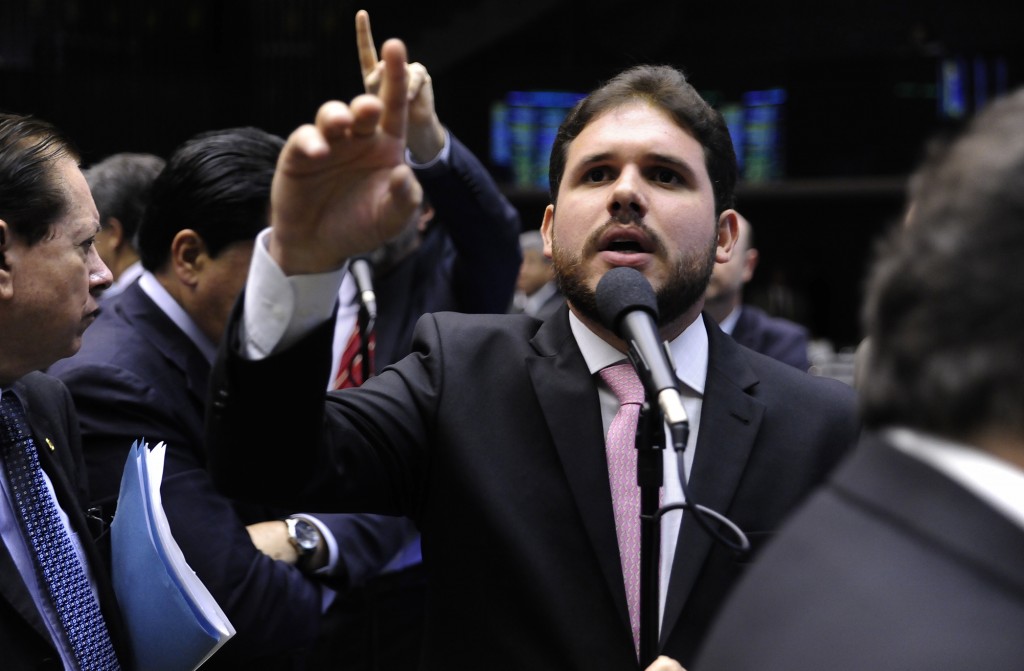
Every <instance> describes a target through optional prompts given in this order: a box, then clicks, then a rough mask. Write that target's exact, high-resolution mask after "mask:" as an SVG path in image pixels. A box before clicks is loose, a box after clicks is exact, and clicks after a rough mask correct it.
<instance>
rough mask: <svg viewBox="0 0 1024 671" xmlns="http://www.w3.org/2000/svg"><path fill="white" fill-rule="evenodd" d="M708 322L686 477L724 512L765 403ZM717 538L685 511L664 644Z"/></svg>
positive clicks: (730, 345) (731, 346)
mask: <svg viewBox="0 0 1024 671" xmlns="http://www.w3.org/2000/svg"><path fill="white" fill-rule="evenodd" d="M705 324H706V326H707V330H708V376H707V380H706V382H705V386H704V399H703V403H702V406H701V417H700V428H699V433H698V437H697V448H696V449H697V453H696V455H695V457H694V463H693V472H692V473H691V474H690V479H689V480H688V483H689V489H690V495H691V496H692V497H693V499H694V500H695V501H696V502H697V503H700V504H701V505H703V506H705V507H707V508H710V509H712V510H715V511H717V512H719V513H722V514H726V512H727V511H728V510H729V506H730V505H731V503H732V499H733V497H734V495H735V493H736V489H737V487H738V485H739V482H740V479H741V477H742V475H743V471H744V469H745V468H746V464H747V459H748V457H749V455H750V451H751V449H752V448H753V446H754V440H755V438H756V437H757V432H758V429H759V427H760V425H761V418H762V416H763V414H764V405H763V404H762V403H761V402H759V401H757V400H755V399H753V398H752V397H751V396H750V395H749V394H748V393H747V390H748V389H749V388H750V387H751V386H753V385H754V384H756V383H757V381H758V380H757V377H756V375H755V374H754V372H753V371H752V370H751V369H750V367H749V366H748V365H747V363H746V361H745V360H744V358H743V356H742V354H741V353H740V350H739V347H738V346H737V345H736V344H735V343H734V342H732V341H731V340H729V338H728V337H727V336H725V335H724V334H723V333H722V331H721V330H720V329H719V328H718V327H717V326H716V325H715V324H714V323H713V322H710V321H708V320H706V319H705ZM713 543H714V541H713V540H712V539H711V537H710V536H709V535H708V534H707V533H706V532H705V531H704V530H703V529H701V528H700V526H699V525H698V524H697V522H696V521H695V520H694V519H693V516H692V515H691V514H690V513H689V512H687V513H686V514H684V516H683V524H682V528H681V529H680V530H679V541H678V543H677V545H676V554H675V559H674V561H673V562H672V576H671V580H670V581H669V589H668V596H667V598H666V603H665V614H664V618H663V623H662V628H661V641H662V644H664V641H665V640H666V638H667V636H668V633H669V632H671V631H672V628H673V627H674V626H675V624H676V621H677V620H678V619H679V616H680V614H681V613H682V611H683V607H684V606H685V605H686V601H687V599H688V597H689V595H690V592H691V591H692V589H693V585H694V582H695V581H696V580H697V576H698V575H699V574H700V571H701V567H702V566H703V564H704V561H705V560H706V559H707V557H708V553H709V552H710V551H711V548H712V545H713Z"/></svg>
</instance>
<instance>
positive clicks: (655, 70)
mask: <svg viewBox="0 0 1024 671" xmlns="http://www.w3.org/2000/svg"><path fill="white" fill-rule="evenodd" d="M631 102H646V103H649V104H651V105H653V106H654V107H658V108H660V109H662V110H664V111H665V112H667V113H668V114H669V116H671V117H672V118H673V119H674V120H675V122H676V123H677V124H679V126H680V127H681V128H683V129H684V130H686V131H687V132H689V133H690V134H692V135H693V137H694V138H695V139H696V140H697V141H698V142H700V144H701V146H702V147H703V148H704V164H705V166H706V167H707V170H708V176H709V177H710V178H711V188H712V189H713V190H714V194H715V214H721V213H722V211H723V210H726V209H728V208H730V207H732V206H733V198H734V193H733V192H734V190H735V188H736V175H737V170H736V152H735V150H734V149H733V146H732V138H731V137H730V136H729V127H728V126H727V125H726V123H725V120H724V119H723V118H722V115H721V114H719V113H718V112H717V111H716V110H715V109H714V108H713V107H711V105H709V104H708V103H707V102H706V101H705V100H704V99H703V98H701V96H700V94H699V93H697V90H696V89H694V88H693V86H692V85H691V84H690V83H689V82H688V81H687V80H686V75H684V74H683V73H682V72H680V71H679V70H676V69H675V68H673V67H669V66H667V65H638V66H635V67H632V68H630V69H628V70H626V71H624V72H622V73H620V74H619V75H617V76H616V77H614V78H612V79H611V80H609V81H608V82H607V83H606V84H605V85H604V86H602V87H601V88H599V89H597V90H596V91H594V92H592V93H591V94H590V95H588V96H587V97H586V98H584V99H583V100H581V101H580V102H579V103H577V104H576V106H575V107H574V108H573V109H572V110H571V111H570V112H569V114H568V115H567V116H566V117H565V120H564V121H563V122H562V125H561V126H559V128H558V134H557V135H556V136H555V142H554V145H553V146H552V147H551V163H550V165H549V171H548V182H549V186H550V189H551V202H552V203H555V202H556V200H557V199H558V187H559V185H560V184H561V182H562V175H563V173H564V172H565V162H566V160H567V158H568V152H569V144H570V143H571V142H572V141H573V140H575V139H576V137H577V136H578V135H579V134H580V133H582V132H583V129H584V128H586V127H587V125H589V124H590V122H591V121H593V120H594V119H595V118H597V117H598V116H600V115H601V114H603V113H605V112H607V111H608V110H611V109H615V108H616V107H621V106H622V105H625V104H628V103H631Z"/></svg>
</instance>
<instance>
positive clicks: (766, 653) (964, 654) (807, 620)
mask: <svg viewBox="0 0 1024 671" xmlns="http://www.w3.org/2000/svg"><path fill="white" fill-rule="evenodd" d="M1021 631H1024V529H1021V527H1020V526H1018V525H1015V524H1013V523H1012V522H1011V521H1010V520H1009V518H1007V517H1004V516H1003V515H1002V514H1001V513H998V512H996V511H995V510H994V509H992V508H991V507H990V506H989V505H988V504H986V503H984V502H983V501H982V500H981V499H979V498H977V497H976V496H974V495H973V494H971V493H970V492H968V491H967V490H966V489H964V488H963V487H961V486H960V485H959V484H957V483H955V482H954V481H953V480H950V479H949V478H947V477H946V476H945V475H943V474H941V473H939V472H938V471H936V470H935V469H933V468H932V467H930V466H928V465H926V464H925V463H923V462H921V461H919V460H917V459H915V458H913V457H911V456H908V455H906V454H903V453H902V452H899V451H897V450H896V449H895V448H893V447H891V446H890V445H888V444H886V443H885V442H883V441H882V440H880V439H879V438H877V437H875V436H866V437H865V440H864V441H863V443H862V444H861V445H860V446H859V447H858V448H857V450H856V451H855V452H854V453H853V455H852V456H851V458H850V459H849V460H848V461H847V462H846V463H845V464H844V465H843V466H842V467H841V468H839V469H838V470H837V471H836V473H835V475H834V476H833V477H832V478H831V481H830V482H829V483H828V485H827V486H825V487H823V488H822V489H821V491H820V492H818V493H817V494H815V496H814V497H813V498H811V499H810V500H809V501H808V503H807V505H806V506H804V507H803V509H802V510H800V512H799V513H797V514H796V515H794V516H793V518H792V520H791V521H790V522H789V523H788V524H787V525H786V526H785V528H784V529H783V530H782V531H780V532H779V534H778V537H777V538H776V539H775V541H774V542H773V543H772V544H771V545H770V546H769V547H768V548H766V549H765V552H764V553H763V555H762V557H761V559H760V560H759V561H758V563H757V564H756V565H755V566H754V567H753V568H752V569H751V571H750V572H749V573H748V574H747V576H746V577H745V578H744V580H743V582H742V583H740V585H738V586H737V588H736V590H735V592H734V595H733V597H732V598H731V599H730V600H729V602H728V603H727V605H726V607H725V608H724V609H723V612H722V615H721V619H720V620H719V621H718V622H717V624H716V625H715V627H714V629H713V631H712V633H711V635H710V636H709V638H708V641H707V645H706V648H705V649H704V651H703V653H702V654H701V655H700V658H699V660H698V662H697V664H696V665H694V667H693V668H694V669H695V670H696V671H746V670H750V671H753V670H754V669H757V671H783V670H785V671H819V670H820V669H829V670H830V671H855V670H856V671H860V670H862V669H872V670H873V671H905V670H907V669H929V670H930V671H963V670H964V669H985V670H986V671H1011V670H1017V669H1020V668H1021V667H1022V665H1024V636H1021Z"/></svg>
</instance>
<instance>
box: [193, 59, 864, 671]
mask: <svg viewBox="0 0 1024 671" xmlns="http://www.w3.org/2000/svg"><path fill="white" fill-rule="evenodd" d="M382 54H383V61H384V63H385V65H384V68H383V86H382V88H381V90H380V92H379V95H378V96H360V97H358V98H356V99H355V100H353V101H352V103H351V105H345V104H343V103H340V102H329V103H326V104H325V105H323V106H322V107H321V108H320V110H319V112H318V114H317V117H316V122H315V124H310V125H306V126H303V127H301V128H300V129H298V130H297V131H295V132H294V133H293V134H292V135H291V137H290V138H289V140H288V143H287V144H286V146H285V148H284V150H283V151H282V155H281V161H280V162H279V164H278V170H277V174H276V175H275V177H274V197H273V198H272V201H271V229H270V231H268V232H267V233H265V234H261V237H260V238H259V239H258V240H257V245H256V250H255V252H254V256H253V264H252V266H251V267H250V276H249V281H248V283H247V286H246V291H245V295H244V298H243V300H242V301H240V309H239V312H240V314H238V315H235V318H234V320H233V322H232V324H231V325H230V326H229V331H228V339H227V341H226V348H225V349H224V350H223V353H222V356H223V358H222V360H221V361H220V364H219V366H218V368H217V369H216V370H215V374H214V380H213V384H212V385H211V394H212V395H211V399H210V403H211V405H210V422H209V432H210V433H209V436H210V440H209V447H210V450H211V452H210V455H211V456H210V467H211V471H212V472H213V474H214V477H215V479H216V480H217V482H218V484H219V485H220V486H221V487H223V488H224V489H225V491H229V492H231V493H232V494H233V495H237V496H241V497H253V496H259V495H260V493H261V492H263V491H266V490H267V489H268V488H270V489H273V490H274V492H275V494H277V495H279V496H280V497H281V498H282V500H285V501H291V502H292V503H295V502H298V501H302V502H304V503H303V505H307V504H308V505H315V506H317V507H319V508H322V509H366V510H373V511H376V512H384V513H389V514H404V515H408V516H409V517H411V518H412V519H413V520H414V521H415V522H416V523H417V524H418V526H419V528H420V530H421V532H422V539H423V557H424V566H425V569H426V573H427V590H428V594H427V617H426V621H427V623H428V626H427V632H426V640H425V645H424V665H423V668H428V669H438V670H440V669H445V670H446V671H447V670H449V669H468V668H478V667H479V666H481V665H485V666H487V667H488V668H491V669H508V670H510V671H511V670H513V669H514V670H516V671H519V670H521V669H535V670H536V669H551V670H555V669H558V670H563V669H639V668H643V667H646V666H647V664H648V663H650V662H651V661H652V660H651V659H644V660H640V659H639V655H638V646H637V641H638V633H639V628H638V625H637V619H636V617H635V616H636V612H637V611H636V608H635V606H636V604H637V603H638V599H639V596H638V591H639V590H638V588H637V585H636V583H635V582H634V581H633V579H632V578H633V576H634V575H636V573H635V572H634V569H635V568H636V566H635V564H634V563H632V559H631V557H635V555H633V554H631V551H632V550H635V546H634V545H633V544H632V543H630V542H624V539H625V541H629V539H630V538H632V536H629V535H628V534H631V533H632V530H630V531H629V532H628V534H627V533H623V534H620V533H619V528H620V525H619V522H620V521H621V522H622V528H626V527H633V528H634V529H635V527H637V526H638V525H639V508H636V512H637V515H636V516H633V515H631V514H630V513H629V512H625V513H623V514H622V515H617V514H616V510H618V511H625V510H627V509H628V505H629V500H630V499H631V497H632V500H633V501H635V500H636V499H635V497H633V495H634V494H635V493H636V489H637V488H636V479H635V472H636V469H635V468H633V469H632V471H631V470H630V469H629V468H628V467H627V468H623V469H621V471H622V475H623V477H621V478H620V477H618V471H619V470H620V469H614V470H615V473H613V469H612V468H611V465H610V462H611V461H615V462H618V461H619V460H620V459H628V457H629V455H630V454H635V452H636V450H635V449H634V446H633V445H632V444H631V439H632V437H633V435H634V433H635V431H634V432H633V433H630V432H629V430H628V429H626V430H624V432H623V435H625V436H626V440H624V441H619V440H613V439H609V440H608V441H607V442H608V445H606V439H605V435H606V433H608V432H609V431H608V430H609V429H610V428H611V425H612V423H613V422H614V423H616V424H619V422H616V421H615V420H616V418H617V417H616V416H617V415H619V414H620V413H619V406H620V403H619V401H618V400H617V398H616V392H614V391H613V387H612V382H610V381H607V380H606V375H607V376H608V377H610V378H612V379H613V380H618V379H619V375H623V376H629V374H630V372H631V371H632V368H631V367H630V366H629V364H622V362H623V361H624V360H625V359H626V344H625V343H624V342H623V341H622V340H621V339H620V338H619V337H618V336H617V335H616V334H615V333H613V332H612V331H611V330H610V329H609V328H607V327H606V326H605V325H603V323H602V322H601V320H600V319H599V318H598V317H597V316H596V314H595V310H594V309H593V307H592V303H593V294H594V288H595V287H596V285H597V283H598V281H599V280H600V279H601V278H602V277H603V276H604V275H605V273H607V272H608V271H610V270H612V269H614V268H622V267H629V268H633V269H635V270H637V271H638V272H640V273H641V274H642V275H643V276H644V277H645V278H646V280H647V281H648V282H649V283H650V284H651V285H653V288H654V290H655V291H656V292H657V294H658V296H659V298H658V303H659V307H660V308H661V312H660V314H661V321H660V323H659V326H660V336H661V338H662V339H664V340H666V341H668V343H669V348H670V349H671V351H672V358H673V359H674V361H675V365H676V374H677V376H678V377H679V378H680V379H681V381H682V384H681V385H680V386H681V387H682V393H681V395H682V403H683V404H684V405H685V406H686V409H687V410H688V412H689V416H690V421H691V434H690V436H691V437H690V442H689V444H688V446H687V449H686V452H685V454H684V456H678V455H677V454H676V452H675V451H673V450H668V451H666V454H665V455H664V459H665V466H666V468H665V474H666V477H665V485H664V487H663V493H664V497H665V501H666V502H669V501H673V500H678V497H679V491H680V489H681V482H682V478H684V477H688V478H689V481H690V483H691V487H692V492H693V495H694V497H695V498H696V499H697V500H698V501H699V502H700V503H701V504H704V505H707V506H709V507H711V508H714V509H716V510H718V511H719V512H722V513H724V514H725V515H727V516H728V517H730V518H731V519H732V520H733V521H734V522H735V523H737V524H738V525H739V526H740V527H741V528H743V529H744V530H746V531H748V532H749V533H750V534H751V536H752V537H753V538H754V542H755V545H759V544H760V541H762V540H763V539H764V538H765V537H767V536H768V535H769V534H770V533H771V531H772V530H773V529H774V528H775V527H776V526H777V525H778V524H779V522H780V520H781V518H782V517H783V516H784V515H785V514H786V513H787V512H788V511H789V510H790V509H791V508H792V507H793V506H794V505H795V504H796V503H797V501H799V500H800V499H801V498H802V496H803V494H804V493H805V492H807V491H808V490H809V489H810V488H811V487H812V486H813V485H815V484H817V483H818V482H820V481H821V480H822V478H823V477H824V475H825V473H827V472H828V470H829V469H830V468H831V466H832V465H833V464H834V463H835V462H836V461H837V460H838V459H839V458H840V456H841V455H842V454H844V453H845V450H846V449H847V446H848V445H849V444H850V443H851V442H852V440H853V439H854V437H855V435H856V431H857V427H856V422H855V419H854V411H853V398H852V390H851V389H850V388H848V387H846V386H844V385H842V384H840V383H838V382H835V381H829V380H823V379H819V378H813V377H810V376H808V375H806V374H804V373H801V372H799V371H796V370H794V369H793V368H792V367H790V366H786V365H784V364H781V363H778V362H776V361H774V360H771V359H768V358H767V357H763V356H761V355H758V354H756V353H754V352H751V351H749V350H746V349H744V348H741V347H740V346H738V345H736V344H735V343H733V342H732V341H731V340H730V339H729V338H727V337H726V336H725V335H724V334H722V333H721V331H720V330H718V328H717V327H715V326H714V324H713V323H709V322H707V321H705V320H704V319H703V317H702V316H701V314H700V312H701V306H702V303H703V295H704V289H705V287H706V286H707V282H708V277H709V275H710V273H711V268H712V266H713V265H714V264H715V263H716V262H724V261H725V260H727V259H728V258H729V254H730V252H731V249H732V247H733V243H734V239H735V236H736V213H735V211H734V210H732V209H731V199H732V186H733V182H734V181H735V174H736V169H735V161H734V158H733V154H732V148H731V145H730V144H729V139H728V131H727V129H726V127H725V124H724V122H723V121H722V118H721V116H719V115H718V114H717V113H715V112H714V110H712V109H711V108H710V107H709V106H708V105H707V104H706V103H704V101H703V100H701V99H700V97H699V96H698V95H697V94H696V92H695V91H694V90H693V87H692V86H691V85H690V84H689V83H688V82H687V81H686V79H685V77H683V76H682V74H681V73H679V72H678V71H676V70H674V69H672V68H668V67H648V66H643V67H637V68H632V69H630V70H628V71H626V72H624V73H622V74H621V75H619V76H618V77H615V78H614V79H613V80H612V81H611V82H609V84H608V85H607V86H605V87H602V88H601V89H599V90H598V91H596V92H595V93H594V94H592V95H591V97H589V98H588V99H586V100H584V101H583V102H582V104H581V105H580V107H579V108H577V109H576V110H575V111H574V112H573V113H572V114H571V115H570V117H569V119H568V120H567V121H566V123H565V124H564V125H563V128H562V130H561V131H560V133H559V142H558V143H557V144H556V147H555V149H554V150H553V158H552V165H553V170H552V172H553V177H552V179H553V182H552V189H553V193H552V204H551V205H549V206H548V208H547V209H546V211H545V214H544V219H543V222H542V224H541V233H542V235H543V237H544V253H545V255H548V256H551V257H553V258H554V261H555V263H556V268H557V269H558V270H557V272H558V275H559V282H560V285H561V287H562V288H563V291H564V293H565V295H566V298H567V301H566V304H565V305H563V307H562V308H561V309H559V310H558V311H557V312H556V313H555V314H554V315H552V316H551V317H550V318H548V319H546V320H544V321H541V320H538V319H535V318H533V317H530V316H526V315H508V314H505V315H462V314H454V313H437V314H431V315H427V316H425V317H423V318H422V319H421V320H420V322H419V325H418V327H417V331H416V337H415V343H414V346H413V353H412V354H411V355H409V356H408V357H406V358H404V359H402V360H401V361H398V362H397V363H395V364H394V365H392V366H390V367H388V368H387V369H385V370H383V371H381V372H380V373H379V374H378V375H377V376H376V377H373V378H371V379H370V380H368V381H367V382H366V383H364V384H363V386H362V387H360V388H358V389H348V390H340V391H336V392H330V393H328V394H327V396H326V399H325V396H324V393H323V390H322V384H323V372H324V369H323V363H324V362H323V358H325V354H326V353H328V352H329V350H330V342H331V332H332V325H333V324H332V320H331V319H330V316H331V313H332V310H333V308H334V295H335V294H336V293H337V283H338V282H339V281H340V280H339V277H340V276H341V274H343V273H344V267H345V264H346V260H347V259H348V258H350V257H351V256H353V255H356V254H360V253H363V252H365V251H366V250H368V249H372V248H373V247H375V246H378V245H379V244H381V243H382V242H383V241H384V240H385V239H387V238H388V237H389V236H391V235H393V234H394V233H395V232H397V231H399V230H401V229H402V228H403V226H404V225H405V221H406V220H407V218H408V217H409V216H410V213H412V212H414V211H415V208H416V205H417V203H418V202H419V199H420V193H421V189H420V185H419V184H418V183H417V182H416V180H415V178H414V176H413V173H412V171H411V170H410V169H409V167H408V166H407V165H405V164H404V162H403V155H402V154H403V151H404V146H405V132H406V114H407V109H408V101H407V96H406V94H405V92H406V87H407V81H406V77H407V74H406V65H405V48H404V45H402V43H401V42H399V41H397V40H394V41H389V42H388V43H386V44H385V45H384V49H383V51H382ZM325 175H332V176H334V177H335V179H333V180H332V181H330V182H329V183H328V182H326V181H325V180H324V179H323V176H325ZM268 292H269V293H268ZM270 295H281V296H284V297H285V300H286V301H287V303H278V304H276V305H275V309H274V310H267V309H266V308H267V306H269V305H271V304H272V303H273V302H270V303H268V301H267V296H270ZM318 296H319V298H318ZM620 364H622V365H620ZM605 368H612V369H613V370H612V371H611V372H603V371H604V369H605ZM257 380H262V382H261V383H259V384H257ZM633 382H634V386H636V385H639V382H638V381H636V380H633ZM257 387H259V388H257ZM268 389H273V390H279V391H280V392H282V393H268V392H267V390H268ZM629 402H632V401H629ZM253 414H255V415H256V416H267V417H269V416H272V415H277V416H280V417H287V421H283V422H266V423H260V425H259V426H258V427H256V426H253V425H252V423H251V422H250V421H249V419H248V418H249V417H251V416H252V415H253ZM255 431H258V432H259V433H261V434H269V435H271V436H279V437H280V439H281V440H283V439H284V437H285V436H289V437H290V440H291V441H292V443H293V444H295V445H300V446H302V449H298V450H294V451H293V452H292V453H289V456H288V458H287V459H283V458H282V454H280V453H279V452H277V451H275V450H253V449H251V446H252V443H253V441H251V440H250V438H251V437H253V435H254V432H255ZM612 433H618V432H612ZM271 442H273V441H271ZM241 445H246V448H245V449H242V448H241ZM620 447H621V448H622V450H621V452H620V451H619V450H618V448H620ZM606 450H607V451H608V454H611V453H612V452H614V454H613V455H611V456H606ZM613 483H614V484H613ZM613 486H614V488H615V490H616V491H617V492H618V491H619V490H622V494H623V496H621V497H618V496H613ZM691 517H692V516H691V515H690V514H689V513H687V514H686V515H685V516H683V517H682V519H680V516H679V514H678V511H677V512H674V513H669V514H668V515H666V516H665V517H664V518H663V522H662V529H661V531H662V538H663V542H662V544H661V547H660V548H659V550H660V557H661V567H662V571H661V580H660V584H659V585H658V587H659V590H658V604H657V606H658V611H659V614H660V615H661V617H660V618H659V619H660V621H661V623H662V624H661V631H660V640H659V643H658V645H657V651H656V652H657V653H664V654H666V655H668V656H671V657H674V658H676V659H677V660H679V661H680V662H682V663H683V664H686V663H688V662H689V661H690V660H691V659H692V655H693V652H694V649H695V647H696V646H697V645H698V644H699V642H700V640H701V638H702V636H703V633H704V628H705V627H706V626H707V624H708V623H709V621H710V619H711V617H712V616H713V614H714V613H715V612H716V611H717V608H718V605H719V603H720V602H721V600H722V599H723V598H724V595H725V593H726V592H727V591H728V590H729V588H730V587H731V585H732V583H733V581H734V579H735V578H736V576H737V575H738V574H739V573H740V572H741V571H742V570H743V566H744V564H745V561H744V560H741V559H738V558H737V557H736V556H735V555H734V554H733V553H732V552H731V551H730V550H728V549H727V548H725V547H723V546H716V545H715V543H714V542H713V541H712V539H711V538H710V537H709V536H708V535H706V534H704V532H703V531H702V530H701V528H700V526H699V524H698V523H697V521H696V520H694V519H691ZM677 546H678V552H677V551H676V550H677ZM648 603H649V602H648ZM659 664H660V665H661V668H671V666H669V667H665V666H664V665H665V664H668V665H671V664H672V663H671V662H665V661H663V662H661V663H659Z"/></svg>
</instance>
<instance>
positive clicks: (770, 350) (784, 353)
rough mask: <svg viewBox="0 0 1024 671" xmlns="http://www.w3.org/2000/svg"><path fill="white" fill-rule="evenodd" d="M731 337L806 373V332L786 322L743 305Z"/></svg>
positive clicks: (798, 325) (807, 365) (794, 323)
mask: <svg viewBox="0 0 1024 671" xmlns="http://www.w3.org/2000/svg"><path fill="white" fill-rule="evenodd" d="M732 337H733V339H734V340H735V341H736V342H738V343H739V344H741V345H743V346H745V347H749V348H750V349H752V350H754V351H755V352H760V353H761V354H764V355H766V356H770V357H771V358H773V359H777V360H779V361H781V362H782V363H788V364H789V365H790V366H793V367H794V368H799V369H800V370H803V371H806V370H807V369H808V368H810V367H811V364H810V362H809V361H808V360H807V342H808V334H807V329H805V328H804V327H803V326H800V324H797V323H796V322H791V321H789V320H788V319H782V318H781V317H772V316H771V315H769V314H768V313H767V312H765V311H764V310H762V309H761V308H758V307H755V306H753V305H744V306H743V307H742V308H741V309H740V317H739V319H738V320H737V321H736V327H735V328H733V331H732Z"/></svg>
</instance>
